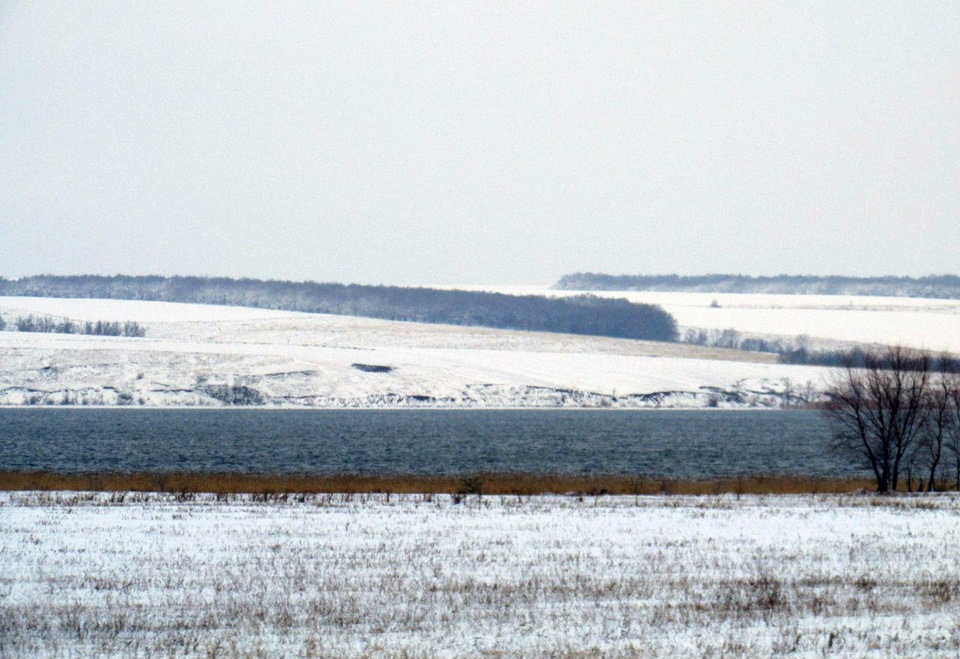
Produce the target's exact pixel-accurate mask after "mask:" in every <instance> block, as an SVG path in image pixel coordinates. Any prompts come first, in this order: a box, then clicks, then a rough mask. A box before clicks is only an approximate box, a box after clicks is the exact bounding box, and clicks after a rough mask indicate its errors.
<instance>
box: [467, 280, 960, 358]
mask: <svg viewBox="0 0 960 659" xmlns="http://www.w3.org/2000/svg"><path fill="white" fill-rule="evenodd" d="M450 288H455V287H450ZM461 288H465V289H472V290H490V291H495V292H499V293H508V294H515V295H556V296H568V295H582V294H584V293H587V292H589V293H590V294H591V295H598V296H601V297H612V298H626V299H628V300H630V301H632V302H644V303H649V304H659V305H660V306H662V307H663V308H664V309H665V310H666V311H667V312H669V313H670V314H672V315H673V317H674V318H676V319H677V323H679V324H680V325H681V326H683V327H702V328H707V329H720V330H723V329H727V328H730V329H735V330H737V331H739V332H742V333H744V334H748V335H754V336H768V337H784V338H789V339H792V338H795V337H796V336H797V335H800V334H805V335H807V336H809V337H810V338H811V339H812V341H813V342H814V343H815V344H816V343H824V344H826V345H834V344H835V343H836V342H840V343H843V344H849V343H882V344H891V345H892V344H900V345H905V346H909V347H912V348H921V349H927V350H934V351H942V350H947V351H950V352H960V300H935V299H920V298H900V297H896V298H894V297H865V296H863V297H861V296H851V295H740V294H733V293H661V292H648V291H555V290H550V289H548V288H546V287H536V286H473V287H471V286H465V287H461ZM714 302H716V304H717V305H718V306H713V303H714Z"/></svg>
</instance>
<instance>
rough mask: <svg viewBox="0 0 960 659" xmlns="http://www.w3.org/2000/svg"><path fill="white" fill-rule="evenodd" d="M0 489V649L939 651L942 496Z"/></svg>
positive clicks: (951, 645) (947, 609) (959, 540)
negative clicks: (463, 497) (219, 494)
mask: <svg viewBox="0 0 960 659" xmlns="http://www.w3.org/2000/svg"><path fill="white" fill-rule="evenodd" d="M184 499H185V498H184V497H181V500H179V501H178V500H177V498H176V497H175V496H173V495H134V494H128V495H117V494H113V495H111V494H76V493H65V492H61V493H6V494H2V495H0V656H15V657H19V656H30V657H35V656H124V657H136V656H203V657H214V656H230V657H234V656H240V657H242V656H262V657H274V656H302V657H310V656H317V657H327V656H330V657H334V656H335V657H351V656H407V657H421V656H422V657H442V656H499V657H519V656H538V657H539V656H552V657H578V656H605V657H616V656H677V657H689V656H717V657H719V656H770V655H782V654H789V653H796V654H797V655H798V656H824V655H842V656H875V657H892V656H902V657H907V656H911V657H919V656H944V657H956V656H957V655H958V653H960V561H958V560H957V554H956V548H957V547H958V546H960V499H958V498H957V497H955V496H951V495H937V496H926V497H875V496H867V495H841V496H813V495H811V496H806V497H761V498H757V497H746V496H745V497H739V498H737V497H733V496H724V497H640V498H634V497H622V498H620V497H602V498H597V499H593V498H590V497H587V498H586V500H584V501H579V500H578V499H577V498H575V497H559V496H553V497H550V496H548V497H532V498H522V499H518V498H516V497H503V498H501V497H484V498H483V499H482V500H477V499H476V498H475V497H471V498H470V499H469V500H467V501H466V502H464V503H461V504H459V505H455V504H453V503H452V501H451V499H450V498H449V497H446V496H434V497H427V496H419V495H418V496H407V497H406V498H402V497H401V498H398V497H397V496H394V497H392V498H390V499H389V500H385V499H383V498H382V497H379V496H378V495H366V496H365V497H361V496H359V495H354V496H352V497H351V496H349V495H317V496H315V497H313V496H308V497H306V499H305V500H294V498H292V497H291V498H290V499H289V500H284V501H281V500H272V501H254V500H251V499H250V498H236V499H230V500H227V501H219V502H218V501H216V500H215V499H214V498H213V497H212V496H211V497H210V498H204V497H202V496H199V495H198V496H197V497H196V498H189V497H188V498H186V500H184Z"/></svg>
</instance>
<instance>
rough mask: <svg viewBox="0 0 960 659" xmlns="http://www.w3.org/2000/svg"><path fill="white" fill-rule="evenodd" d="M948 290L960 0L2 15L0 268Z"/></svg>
mask: <svg viewBox="0 0 960 659" xmlns="http://www.w3.org/2000/svg"><path fill="white" fill-rule="evenodd" d="M576 271H594V272H608V273H614V274H623V273H629V274H639V273H645V274H654V273H671V272H677V273H681V274H698V273H708V272H734V273H743V274H779V273H791V274H863V275H880V274H902V275H923V274H930V273H957V272H958V271H960V2H956V0H948V1H946V2H913V1H911V2H892V1H890V0H884V1H883V2H877V1H874V0H869V1H868V2H836V1H835V0H829V1H826V2H811V1H808V0H804V1H803V2H783V1H778V2H770V3H757V2H733V3H720V2H715V1H712V0H711V1H710V2H703V3H691V2H675V1H673V0H671V1H669V2H662V3H640V2H629V3H610V2H605V3H597V2H576V3H556V2H555V3H547V2H537V3H516V2H501V3H491V2H480V3H452V2H436V3H411V2H378V3H359V2H356V1H353V0H351V1H349V2H344V3H332V2H304V3H273V2H267V3H260V2H258V3H252V2H251V3H244V4H241V3H236V2H223V3H213V2H209V3H201V2H197V1H196V0H190V1H188V2H183V3H174V2H149V3H138V2H133V1H130V0H123V1H121V2H116V3H111V2H78V1H75V0H73V1H70V2H64V3H59V2H54V1H52V0H44V1H43V2H32V1H30V2H15V1H11V0H0V276H6V277H17V276H22V275H29V274H39V273H58V274H79V273H103V274H115V273H130V274H147V273H159V274H194V275H229V276H250V277H259V278H283V279H297V280H299V279H311V280H319V281H343V282H363V283H388V284H456V283H465V284H468V283H472V284H478V283H533V284H536V283H552V282H553V281H554V280H555V279H556V278H558V277H559V276H560V275H562V274H564V273H570V272H576Z"/></svg>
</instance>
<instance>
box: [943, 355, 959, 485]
mask: <svg viewBox="0 0 960 659" xmlns="http://www.w3.org/2000/svg"><path fill="white" fill-rule="evenodd" d="M943 378H944V380H946V381H947V382H948V385H947V391H948V396H949V400H948V405H947V415H946V424H945V426H946V428H945V430H944V436H945V442H944V445H945V447H946V449H947V452H948V453H950V454H952V455H953V467H954V472H953V475H954V484H955V486H956V488H957V490H958V491H960V374H958V373H956V372H953V373H949V374H944V375H943Z"/></svg>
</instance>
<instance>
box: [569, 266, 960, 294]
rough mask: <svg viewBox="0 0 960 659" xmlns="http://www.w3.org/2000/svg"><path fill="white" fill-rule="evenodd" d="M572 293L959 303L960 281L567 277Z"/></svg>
mask: <svg viewBox="0 0 960 659" xmlns="http://www.w3.org/2000/svg"><path fill="white" fill-rule="evenodd" d="M554 288H556V289H560V290H573V291H661V292H690V293H770V294H782V295H877V296H887V297H921V298H941V299H960V277H958V276H956V275H940V276H930V277H917V278H913V277H839V276H837V277H814V276H800V275H777V276H775V277H750V276H746V275H724V274H717V275H703V276H697V277H682V276H680V275H604V274H598V273H591V272H586V273H577V274H573V275H565V276H563V277H561V279H560V281H558V282H557V283H556V285H555V286H554Z"/></svg>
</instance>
